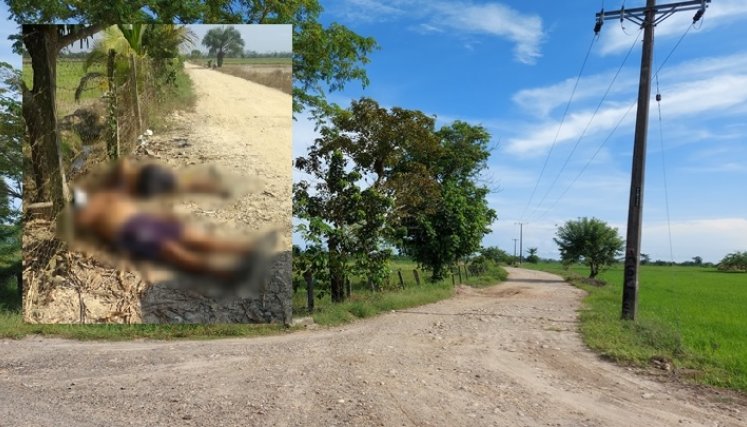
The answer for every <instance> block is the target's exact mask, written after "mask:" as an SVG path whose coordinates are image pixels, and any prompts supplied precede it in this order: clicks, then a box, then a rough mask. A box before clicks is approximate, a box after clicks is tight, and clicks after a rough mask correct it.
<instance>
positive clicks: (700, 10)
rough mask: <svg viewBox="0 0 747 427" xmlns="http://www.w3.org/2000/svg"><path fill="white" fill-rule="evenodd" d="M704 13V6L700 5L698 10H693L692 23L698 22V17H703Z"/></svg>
mask: <svg viewBox="0 0 747 427" xmlns="http://www.w3.org/2000/svg"><path fill="white" fill-rule="evenodd" d="M704 13H705V8H704V7H701V8H700V9H698V11H697V12H695V16H693V24H694V23H696V22H698V21H700V18H702V17H703V14H704Z"/></svg>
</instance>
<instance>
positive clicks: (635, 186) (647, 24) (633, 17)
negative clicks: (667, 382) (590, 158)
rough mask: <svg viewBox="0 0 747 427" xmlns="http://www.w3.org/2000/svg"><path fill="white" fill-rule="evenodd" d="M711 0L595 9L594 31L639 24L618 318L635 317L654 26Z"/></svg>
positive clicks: (702, 10) (649, 1)
mask: <svg viewBox="0 0 747 427" xmlns="http://www.w3.org/2000/svg"><path fill="white" fill-rule="evenodd" d="M710 2H711V0H691V1H681V2H676V3H669V4H661V5H657V4H656V0H646V6H645V7H639V8H634V9H628V10H625V9H624V8H623V9H620V10H619V11H612V12H605V11H604V10H602V11H601V12H599V13H597V15H596V16H597V22H596V25H595V26H594V32H595V33H597V34H598V33H599V30H601V28H602V24H603V22H604V21H606V20H610V19H619V20H620V21H621V22H622V20H623V19H627V20H628V21H631V22H633V23H635V24H637V25H640V26H641V28H643V51H642V54H641V75H640V81H639V86H638V112H637V114H636V123H635V142H634V144H633V167H632V172H631V177H630V199H629V203H628V230H627V238H626V239H625V270H624V281H623V300H622V318H623V319H626V320H635V317H636V312H637V309H638V267H639V265H640V252H641V216H642V212H643V182H644V172H645V169H646V137H647V135H648V111H649V102H650V100H651V63H652V62H653V56H654V55H653V53H654V27H656V25H657V24H659V23H660V22H661V21H663V20H665V19H667V18H669V17H670V16H672V15H674V14H675V13H676V12H681V11H686V10H697V12H696V13H695V16H694V17H693V24H694V23H695V22H697V21H698V20H700V18H701V17H702V16H703V13H705V10H706V7H707V5H708V3H710Z"/></svg>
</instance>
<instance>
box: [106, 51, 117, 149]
mask: <svg viewBox="0 0 747 427" xmlns="http://www.w3.org/2000/svg"><path fill="white" fill-rule="evenodd" d="M116 54H117V52H115V51H114V49H109V57H108V60H107V62H106V77H107V79H108V81H109V111H108V115H109V117H108V118H107V122H108V123H107V125H108V129H107V131H108V132H107V140H106V151H107V154H108V155H109V158H110V159H116V158H118V157H119V123H118V120H117V113H118V111H117V89H116V87H115V85H114V58H115V56H116Z"/></svg>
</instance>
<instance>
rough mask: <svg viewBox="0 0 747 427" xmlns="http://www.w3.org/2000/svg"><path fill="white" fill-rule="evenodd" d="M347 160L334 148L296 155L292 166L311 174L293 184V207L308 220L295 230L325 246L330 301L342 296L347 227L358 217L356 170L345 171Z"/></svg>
mask: <svg viewBox="0 0 747 427" xmlns="http://www.w3.org/2000/svg"><path fill="white" fill-rule="evenodd" d="M347 163H348V162H347V160H346V159H345V157H344V156H343V154H342V153H341V152H340V151H338V150H336V151H332V152H328V153H325V154H324V155H319V156H312V157H310V158H299V159H297V160H296V167H297V168H298V169H301V170H303V171H305V172H306V173H309V174H311V175H312V176H313V177H314V178H315V181H316V184H315V185H314V186H313V187H312V185H311V184H310V183H309V182H308V181H301V182H299V183H297V184H294V194H293V211H294V215H295V216H296V217H298V218H301V219H303V220H306V221H307V222H308V224H301V225H299V226H298V230H299V231H300V232H301V233H302V234H303V236H304V239H306V240H307V241H311V242H312V244H317V245H321V244H322V243H323V244H325V245H326V247H327V270H328V277H329V281H330V294H331V297H332V301H333V302H341V301H343V300H344V299H345V292H344V283H345V266H346V264H347V263H348V261H349V260H350V254H351V253H352V251H351V250H350V249H351V245H352V243H351V241H350V234H349V230H350V228H351V227H352V226H353V225H355V224H357V223H358V222H359V221H361V220H362V219H363V218H362V216H363V215H362V211H361V209H360V205H359V203H360V201H361V191H360V188H358V186H357V185H356V181H358V180H359V179H360V177H361V176H360V174H359V173H358V172H357V171H355V170H354V171H350V172H348V171H346V167H347Z"/></svg>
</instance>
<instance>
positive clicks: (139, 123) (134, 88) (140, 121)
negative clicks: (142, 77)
mask: <svg viewBox="0 0 747 427" xmlns="http://www.w3.org/2000/svg"><path fill="white" fill-rule="evenodd" d="M130 80H131V81H132V93H133V95H135V96H134V97H133V98H134V101H135V102H134V104H135V115H136V116H137V133H138V134H140V133H141V132H142V131H143V116H142V115H141V114H140V93H139V92H138V87H137V61H135V54H134V53H131V54H130Z"/></svg>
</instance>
